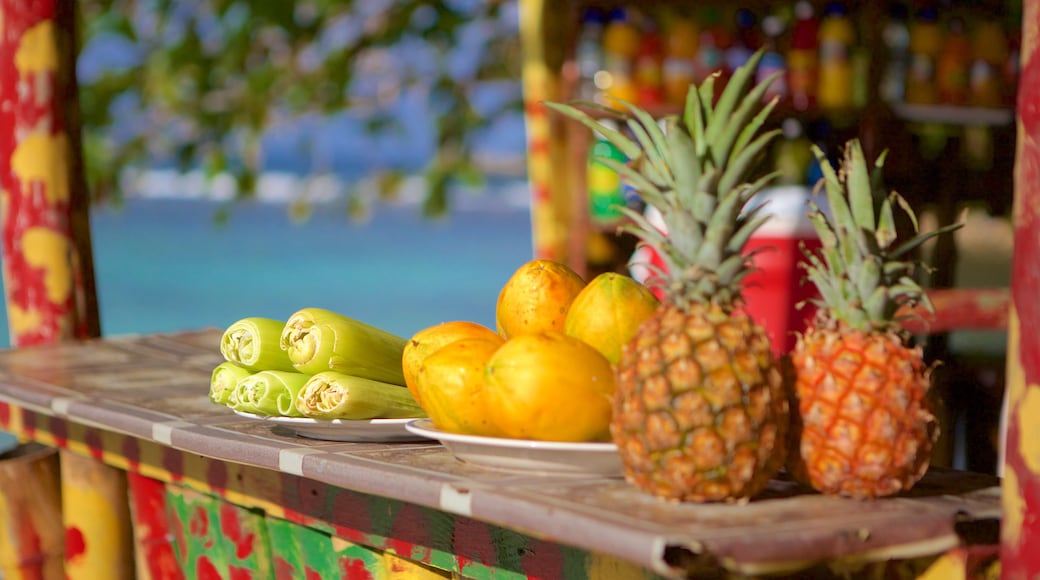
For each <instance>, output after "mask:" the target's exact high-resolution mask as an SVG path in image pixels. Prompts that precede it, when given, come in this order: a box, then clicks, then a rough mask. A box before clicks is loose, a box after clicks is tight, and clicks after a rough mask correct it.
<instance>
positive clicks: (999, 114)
mask: <svg viewBox="0 0 1040 580" xmlns="http://www.w3.org/2000/svg"><path fill="white" fill-rule="evenodd" d="M892 111H893V112H894V113H895V115H896V117H897V118H898V119H900V120H903V121H908V122H912V123H938V124H942V125H961V126H972V125H985V126H993V127H1000V126H1006V125H1010V124H1012V123H1014V122H1015V111H1014V110H1013V109H994V108H984V107H963V106H954V105H912V104H909V103H897V104H893V105H892Z"/></svg>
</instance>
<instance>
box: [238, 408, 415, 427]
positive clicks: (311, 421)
mask: <svg viewBox="0 0 1040 580" xmlns="http://www.w3.org/2000/svg"><path fill="white" fill-rule="evenodd" d="M231 411H232V412H234V413H235V414H236V415H238V416H239V417H246V418H248V419H257V420H260V421H267V422H270V423H278V424H281V425H294V426H307V425H312V426H315V427H324V426H330V427H331V426H336V425H345V426H355V427H356V426H358V425H373V426H394V425H404V426H407V424H408V422H409V421H412V420H414V419H415V417H407V418H404V419H315V418H314V417H285V416H281V415H260V414H257V413H250V412H248V411H239V410H238V409H231Z"/></svg>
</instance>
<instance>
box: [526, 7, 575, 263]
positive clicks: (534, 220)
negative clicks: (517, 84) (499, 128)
mask: <svg viewBox="0 0 1040 580" xmlns="http://www.w3.org/2000/svg"><path fill="white" fill-rule="evenodd" d="M565 20H566V18H565V17H562V16H561V15H560V14H559V5H552V4H550V3H548V2H546V1H545V0H520V42H521V44H522V45H523V69H522V71H521V80H522V83H523V94H524V124H525V126H526V128H527V172H528V175H529V182H530V188H531V233H532V237H533V250H534V256H535V257H538V258H546V259H550V260H557V261H560V262H574V261H575V260H574V259H571V258H575V259H576V258H581V259H582V260H584V253H582V254H581V255H579V256H570V255H569V254H570V253H572V252H571V247H570V246H573V245H574V243H575V242H574V241H573V240H571V239H570V238H573V237H574V236H577V235H580V234H583V233H576V232H572V231H569V217H570V211H571V205H572V200H571V198H572V197H573V195H572V193H571V191H570V190H571V188H572V184H573V183H574V179H575V176H574V175H573V171H571V167H570V166H569V164H567V163H561V162H560V160H567V157H566V155H567V151H568V150H567V148H566V146H565V142H564V141H563V139H562V137H561V134H562V131H560V130H558V128H554V127H553V123H554V122H556V123H559V122H560V121H561V119H556V120H555V121H554V120H553V119H551V118H550V116H549V114H548V112H549V110H548V108H547V107H546V106H545V105H544V104H543V102H544V101H547V100H559V99H560V96H561V95H562V94H563V93H564V91H563V89H562V88H561V78H560V75H559V74H558V73H557V72H555V71H558V70H559V67H558V66H554V63H553V61H554V59H555V57H556V55H555V54H554V53H553V51H554V50H560V47H559V46H556V44H557V43H555V42H554V41H555V40H556V38H557V37H556V35H555V34H553V32H554V31H553V30H550V29H551V28H552V27H553V26H561V25H562V23H563V22H565ZM582 207H584V206H582ZM580 241H581V243H582V244H584V243H585V240H584V236H582V237H581V240H580ZM573 265H576V264H572V266H573ZM580 270H581V271H583V270H584V264H582V265H580Z"/></svg>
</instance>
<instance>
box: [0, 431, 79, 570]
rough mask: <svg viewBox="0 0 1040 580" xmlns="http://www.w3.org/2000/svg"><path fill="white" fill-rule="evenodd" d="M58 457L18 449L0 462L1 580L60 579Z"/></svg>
mask: <svg viewBox="0 0 1040 580" xmlns="http://www.w3.org/2000/svg"><path fill="white" fill-rule="evenodd" d="M64 564H65V530H64V528H63V527H62V525H61V484H60V478H59V464H58V454H57V451H56V450H54V449H50V448H46V447H43V446H38V445H31V446H23V447H21V448H19V449H18V450H16V451H14V452H12V453H11V454H10V456H9V458H7V459H4V460H0V578H3V579H4V580H21V579H23V578H26V579H28V578H41V577H42V578H43V579H44V580H60V579H63V578H64V577H65V567H64Z"/></svg>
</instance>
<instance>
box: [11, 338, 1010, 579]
mask: <svg viewBox="0 0 1040 580" xmlns="http://www.w3.org/2000/svg"><path fill="white" fill-rule="evenodd" d="M219 336H220V333H219V332H218V331H216V330H204V331H199V332H186V333H179V334H174V335H149V336H139V337H126V338H114V339H105V340H96V341H90V342H85V343H74V344H68V345H62V346H54V347H40V348H33V349H20V350H10V351H2V352H0V429H4V430H8V431H11V432H13V433H15V434H17V435H19V436H21V437H23V438H24V439H27V440H34V441H37V442H40V443H43V444H45V445H48V446H54V447H58V448H62V449H67V450H69V451H71V452H74V453H76V454H80V455H84V456H88V457H93V458H95V459H97V460H99V461H101V462H104V463H105V464H108V465H110V466H114V467H116V468H118V469H120V470H124V471H126V472H127V473H129V474H131V475H133V476H135V477H137V476H144V477H145V478H149V479H152V480H157V481H159V482H162V483H163V484H164V485H165V489H166V493H165V497H164V498H163V499H164V500H165V502H166V505H165V507H163V508H162V509H164V510H165V512H166V515H167V516H169V519H170V524H169V525H170V526H171V528H173V530H172V531H171V532H170V534H169V535H170V536H171V541H172V543H173V544H174V545H175V546H176V550H175V553H176V554H177V557H178V559H179V561H180V564H181V565H187V562H188V561H189V559H190V558H191V557H192V554H193V552H192V550H190V549H188V548H190V545H191V542H192V538H191V537H189V536H192V535H193V534H195V533H196V532H198V531H199V530H198V529H196V528H195V527H194V526H192V525H189V523H188V522H185V521H183V520H184V519H185V518H188V517H190V512H189V511H187V510H188V508H189V507H190V505H194V504H192V502H196V503H197V502H199V501H214V502H218V503H219V504H220V505H221V506H224V507H223V508H222V509H230V508H233V509H236V510H242V511H241V513H240V514H239V515H240V516H241V517H244V518H247V519H249V518H252V519H249V521H251V522H252V524H250V525H255V526H257V528H256V529H258V530H260V531H261V532H263V533H259V532H258V535H255V536H254V539H258V540H257V542H258V543H256V545H251V549H250V550H242V549H241V548H242V544H241V543H239V544H237V545H238V548H239V549H238V550H237V551H235V550H231V552H233V553H231V552H228V553H225V560H227V561H233V560H234V559H235V558H241V557H243V556H248V557H259V558H260V560H259V564H257V565H258V566H262V565H269V566H276V564H278V562H283V563H285V562H288V564H292V562H290V561H289V560H288V559H289V552H293V557H294V558H297V559H298V560H299V559H302V560H307V561H310V560H308V558H311V559H313V558H316V557H317V556H313V555H308V554H306V553H304V552H306V546H310V545H313V541H314V540H313V538H311V539H309V540H306V541H304V540H301V539H300V538H301V537H302V536H301V534H318V536H320V538H322V539H323V540H325V541H328V542H331V545H333V547H334V548H335V549H334V550H333V551H332V553H333V557H334V558H336V559H337V560H336V563H335V565H336V566H338V567H339V569H340V571H341V572H345V571H346V570H347V568H346V566H348V565H358V566H361V567H366V566H367V567H368V568H369V570H371V565H370V563H368V564H366V563H365V562H363V561H362V560H365V558H362V557H360V556H351V555H350V554H351V552H350V550H349V549H348V548H350V549H354V548H355V547H356V548H357V549H358V550H362V551H371V553H372V554H376V556H378V555H379V554H381V553H391V554H396V555H397V556H400V557H403V558H405V559H407V560H411V561H414V562H419V563H421V564H422V565H423V566H425V568H424V570H426V571H427V572H429V573H431V574H437V573H443V574H445V575H450V574H455V575H462V576H467V577H483V578H491V577H495V578H499V577H511V576H512V574H517V575H520V576H523V575H529V576H537V577H545V578H564V577H568V578H569V577H600V578H622V577H629V578H631V577H653V576H655V575H661V576H666V577H683V576H687V575H693V574H698V573H712V574H719V573H723V574H724V573H737V574H763V573H767V572H770V573H774V572H784V573H792V572H796V571H799V570H801V571H802V572H804V571H805V570H806V569H807V568H813V567H815V568H814V570H816V572H820V573H822V572H821V570H822V571H826V570H830V571H832V572H833V571H835V570H838V569H839V568H840V569H841V570H850V569H851V570H855V569H856V567H857V566H860V565H874V564H876V563H878V562H880V563H882V565H886V564H885V563H886V562H888V563H889V564H892V565H897V564H898V565H900V566H904V567H910V568H913V567H915V566H916V567H918V568H915V569H917V570H918V571H919V570H920V569H923V567H925V566H927V565H928V564H929V563H930V562H931V560H932V559H934V558H935V557H938V556H939V555H942V554H944V553H946V552H947V551H949V550H951V549H954V548H957V547H959V546H961V547H962V546H965V545H967V544H972V543H983V544H989V545H992V544H996V543H998V539H997V538H996V530H997V529H998V527H999V526H998V522H999V517H1000V512H1001V504H1000V486H999V481H998V480H997V479H995V478H992V477H988V476H983V475H979V474H971V473H965V472H956V471H948V470H933V471H932V472H930V473H929V474H928V475H927V476H926V478H925V479H924V480H923V481H922V482H921V483H920V484H919V485H918V486H917V487H916V488H915V489H914V490H913V492H912V493H911V494H908V495H906V496H902V497H897V498H890V499H886V500H881V501H869V502H860V501H854V500H846V499H840V498H833V497H824V496H821V495H817V494H813V493H807V492H806V491H805V490H802V489H799V488H798V487H796V486H795V485H793V484H792V483H790V482H787V481H782V480H777V481H774V482H773V483H772V484H771V485H770V487H769V489H768V490H767V492H766V493H764V494H763V495H762V496H761V497H760V498H758V499H756V500H755V501H752V502H750V503H748V504H745V505H721V504H717V505H694V504H682V505H680V504H670V503H665V502H663V501H660V500H657V499H655V498H652V497H650V496H648V495H645V494H643V493H641V492H639V491H638V490H636V488H634V487H632V486H630V485H628V484H627V483H626V482H625V481H624V480H623V479H622V478H620V477H582V476H540V475H537V474H523V473H510V472H505V471H497V470H493V469H489V468H482V467H478V466H474V465H470V464H466V463H462V462H460V461H458V460H456V459H455V458H454V457H453V456H452V455H451V454H450V453H448V452H447V451H446V450H445V449H444V448H443V447H441V446H440V445H439V444H438V443H436V442H433V441H430V442H415V443H393V444H383V443H342V442H328V441H319V440H312V439H306V438H301V437H298V436H296V435H294V434H292V433H291V432H287V431H284V430H282V428H279V427H274V428H272V427H271V426H270V425H269V424H266V423H263V422H260V421H255V420H250V419H247V418H243V417H239V416H237V415H235V414H233V413H231V412H230V411H229V410H228V409H226V408H224V407H220V406H217V405H214V404H212V403H211V402H210V401H209V399H208V397H207V392H208V385H209V377H210V372H211V370H212V368H213V367H214V366H215V365H216V364H218V363H219V362H220V361H221V358H220V355H219V352H218V343H219ZM200 498H201V499H200ZM186 514H187V515H186ZM286 526H289V528H286ZM209 533H212V531H210V532H209ZM287 534H288V535H289V536H293V537H295V538H297V539H296V540H295V543H292V542H289V543H284V542H281V541H275V540H274V538H277V537H282V536H285V535H287ZM218 536H220V534H218ZM225 536H226V534H225ZM232 540H234V538H227V537H224V538H221V537H218V538H217V539H216V540H215V541H216V542H217V543H218V544H219V543H220V542H222V541H223V542H225V543H226V542H227V541H232ZM178 542H180V544H178ZM184 543H188V544H189V545H188V546H185V545H183V544H184ZM294 550H295V552H294ZM243 552H247V553H245V554H243ZM297 552H298V553H297ZM214 553H215V552H214ZM214 553H210V554H209V555H208V556H205V555H204V556H205V557H208V558H211V559H213V558H214V555H213V554H214ZM256 553H261V556H255V554H256ZM263 554H266V556H265V555H263ZM195 557H199V554H195ZM265 558H266V559H265ZM366 558H367V556H366ZM302 560H301V561H302ZM265 562H266V564H265ZM352 562H353V563H352ZM358 562H361V563H360V564H358ZM893 562H894V564H893ZM326 564H328V562H326ZM308 565H309V566H311V568H314V566H315V565H311V564H308ZM330 565H331V564H330ZM193 573H194V572H192V573H189V574H187V575H188V576H189V577H193V576H192V575H191V574H193ZM343 575H345V576H346V575H348V574H343ZM503 575H504V576H503ZM271 576H272V577H273V576H274V574H271ZM284 577H301V578H302V577H304V576H303V575H300V576H291V575H290V576H284Z"/></svg>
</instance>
